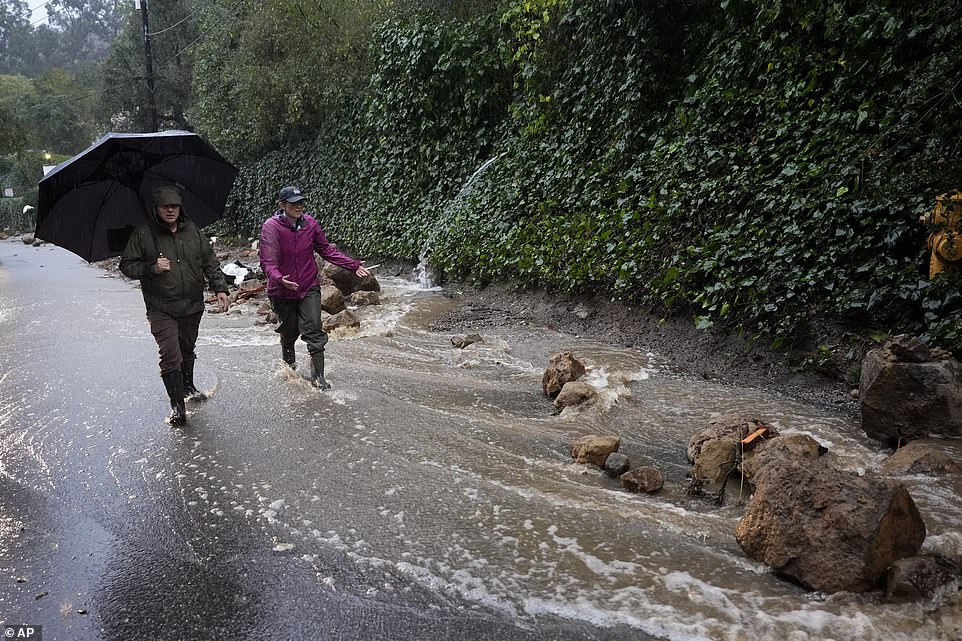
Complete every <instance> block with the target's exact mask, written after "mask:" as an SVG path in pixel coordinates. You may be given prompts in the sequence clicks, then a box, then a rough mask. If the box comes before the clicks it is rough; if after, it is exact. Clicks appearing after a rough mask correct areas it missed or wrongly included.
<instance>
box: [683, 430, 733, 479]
mask: <svg viewBox="0 0 962 641" xmlns="http://www.w3.org/2000/svg"><path fill="white" fill-rule="evenodd" d="M737 463H738V446H737V443H736V442H735V441H732V440H729V439H718V440H714V441H706V442H705V444H704V445H702V447H701V450H700V451H699V452H698V456H697V457H696V458H695V466H694V468H693V469H692V478H694V480H696V481H699V482H701V483H707V484H709V485H716V484H719V483H722V482H724V481H725V479H727V478H728V475H729V474H731V473H732V472H733V471H734V470H735V469H736V467H737Z"/></svg>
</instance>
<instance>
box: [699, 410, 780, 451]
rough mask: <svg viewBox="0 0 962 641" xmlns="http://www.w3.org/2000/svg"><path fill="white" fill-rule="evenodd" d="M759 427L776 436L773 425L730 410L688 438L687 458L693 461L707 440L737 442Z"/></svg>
mask: <svg viewBox="0 0 962 641" xmlns="http://www.w3.org/2000/svg"><path fill="white" fill-rule="evenodd" d="M761 427H768V429H769V434H770V435H771V436H778V432H776V431H775V429H774V428H773V427H771V426H770V425H766V424H765V422H764V421H762V420H761V419H760V418H758V416H756V415H755V414H751V413H748V412H730V413H728V414H722V415H721V416H718V417H716V418H713V419H712V420H710V421H708V424H707V425H706V426H705V427H704V428H703V429H701V430H699V431H697V432H695V433H694V434H692V436H691V438H690V439H689V440H688V460H689V461H690V462H692V463H694V462H695V459H696V457H697V456H698V453H699V452H700V451H701V448H702V446H703V445H704V444H705V443H707V442H708V441H715V440H725V441H731V442H732V443H735V444H738V443H739V442H740V441H741V440H742V439H743V438H745V437H746V436H748V435H749V434H751V433H752V432H754V431H755V430H757V429H759V428H761Z"/></svg>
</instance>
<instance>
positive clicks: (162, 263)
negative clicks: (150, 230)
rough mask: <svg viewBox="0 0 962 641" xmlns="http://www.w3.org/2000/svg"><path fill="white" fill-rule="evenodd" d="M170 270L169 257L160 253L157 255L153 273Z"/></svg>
mask: <svg viewBox="0 0 962 641" xmlns="http://www.w3.org/2000/svg"><path fill="white" fill-rule="evenodd" d="M169 271H170V259H169V258H167V257H166V256H164V255H163V254H161V255H160V256H158V257H157V262H155V263H154V273H155V274H160V273H163V272H169Z"/></svg>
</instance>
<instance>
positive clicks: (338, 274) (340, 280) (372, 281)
mask: <svg viewBox="0 0 962 641" xmlns="http://www.w3.org/2000/svg"><path fill="white" fill-rule="evenodd" d="M318 260H320V259H318ZM322 262H323V266H322V267H321V273H322V274H323V275H324V276H327V277H328V278H330V279H331V280H332V281H333V282H334V285H335V286H336V287H337V288H338V289H339V290H341V292H342V293H343V294H344V295H345V296H350V295H351V294H353V293H354V292H361V291H365V292H379V291H381V283H379V282H377V278H375V277H374V274H371V275H370V276H365V277H364V278H359V277H358V276H357V275H355V274H354V272H349V271H347V270H346V269H344V268H343V267H338V266H337V265H332V264H331V263H329V262H327V261H322Z"/></svg>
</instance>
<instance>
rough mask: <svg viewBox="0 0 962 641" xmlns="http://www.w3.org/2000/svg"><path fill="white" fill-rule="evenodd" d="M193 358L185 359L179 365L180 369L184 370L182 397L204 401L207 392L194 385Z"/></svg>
mask: <svg viewBox="0 0 962 641" xmlns="http://www.w3.org/2000/svg"><path fill="white" fill-rule="evenodd" d="M194 360H195V359H193V358H191V359H189V360H188V359H185V360H184V362H183V363H181V365H180V367H181V371H183V372H184V397H186V399H187V400H188V401H206V400H207V394H204V393H203V392H202V391H200V390H199V389H197V387H196V386H195V385H194Z"/></svg>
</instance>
